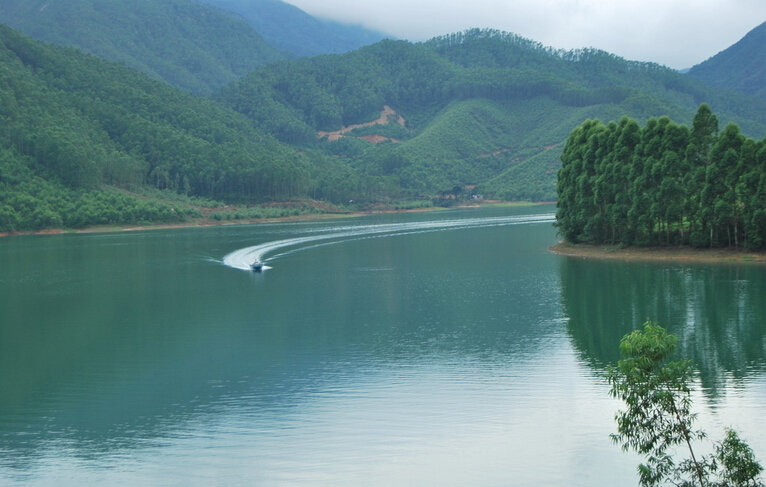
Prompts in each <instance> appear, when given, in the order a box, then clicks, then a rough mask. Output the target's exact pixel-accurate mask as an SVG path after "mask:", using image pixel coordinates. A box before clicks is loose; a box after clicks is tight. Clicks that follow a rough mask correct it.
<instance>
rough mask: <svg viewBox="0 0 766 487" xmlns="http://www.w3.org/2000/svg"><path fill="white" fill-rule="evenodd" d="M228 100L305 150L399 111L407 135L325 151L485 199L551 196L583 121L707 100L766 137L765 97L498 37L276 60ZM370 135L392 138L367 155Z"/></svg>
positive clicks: (683, 118)
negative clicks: (465, 188)
mask: <svg viewBox="0 0 766 487" xmlns="http://www.w3.org/2000/svg"><path fill="white" fill-rule="evenodd" d="M221 99H222V100H223V101H224V102H225V103H227V104H229V106H231V107H232V108H234V109H235V110H237V111H240V112H241V113H243V114H245V115H247V116H248V117H250V118H251V119H252V120H253V121H254V123H255V124H256V125H257V126H258V127H260V128H261V129H262V130H264V131H268V132H270V133H272V134H274V135H276V136H277V137H278V138H280V139H281V140H283V141H285V142H289V143H291V144H299V145H301V144H302V145H308V146H311V145H312V144H316V142H315V141H316V138H317V134H318V132H320V131H333V130H338V129H339V128H341V127H343V126H349V125H351V124H358V123H360V122H368V121H370V120H374V119H376V118H378V117H379V116H380V111H381V109H382V108H383V107H384V106H386V105H387V106H390V107H392V108H393V109H394V110H395V111H396V112H397V114H398V115H401V116H402V117H403V118H404V119H405V120H406V124H405V129H406V130H404V131H402V130H401V129H400V128H395V127H394V129H395V132H393V133H391V132H387V131H390V130H392V129H391V128H384V127H389V126H378V127H376V128H370V127H368V128H366V129H365V130H364V132H363V133H358V134H356V135H357V137H354V135H355V134H354V133H353V132H352V133H351V134H349V135H348V136H345V137H343V138H341V139H340V140H336V141H334V142H331V141H325V142H321V143H319V147H321V148H323V149H324V150H326V151H327V152H330V153H332V154H334V155H336V156H340V157H342V158H345V159H346V160H348V161H349V163H350V164H352V165H354V166H355V167H357V168H359V169H360V170H361V171H365V172H367V173H368V174H371V175H378V176H388V177H393V178H395V180H396V181H398V183H399V184H400V185H402V186H403V187H406V188H410V189H412V190H415V191H420V192H425V193H429V192H430V193H432V194H433V193H436V192H443V191H446V190H450V189H452V188H453V187H454V186H456V185H469V186H470V185H479V190H480V191H483V192H485V193H486V195H487V196H500V197H503V198H508V199H520V198H531V199H553V198H554V197H555V174H556V170H557V168H558V167H559V156H560V153H561V148H562V147H563V144H562V143H563V141H564V140H565V139H566V137H567V135H568V134H569V132H570V131H571V129H572V127H574V126H576V125H578V124H579V123H580V122H582V121H583V120H585V119H587V118H600V119H606V120H609V119H619V118H620V117H622V116H623V115H627V116H631V117H634V118H638V119H640V120H645V119H647V118H649V117H653V116H661V115H669V116H670V117H672V118H674V119H675V120H678V121H680V122H687V121H689V120H690V119H691V117H692V116H693V114H694V112H695V110H696V109H697V107H698V105H699V104H700V103H702V102H708V103H710V104H711V105H712V106H714V108H715V109H716V111H717V113H719V114H720V116H721V118H722V119H723V120H724V122H725V121H729V120H734V121H736V122H737V123H738V124H739V125H740V126H741V127H742V128H743V130H744V131H745V132H746V133H749V134H754V135H755V136H760V135H762V134H764V133H766V111H765V109H766V103H763V102H760V101H758V100H753V99H752V98H749V97H746V96H744V95H739V94H736V93H724V92H721V90H715V89H712V88H710V87H708V86H706V85H705V84H703V83H701V82H698V81H695V80H694V79H692V78H689V77H688V76H685V75H682V74H679V73H677V72H675V71H673V70H671V69H668V68H664V67H662V66H659V65H656V64H650V63H636V62H630V61H626V60H624V59H621V58H619V57H617V56H614V55H611V54H609V53H606V52H602V51H596V50H578V51H566V52H564V51H555V50H552V49H548V48H546V47H544V46H542V45H540V44H538V43H535V42H532V41H529V40H527V39H523V38H521V37H518V36H515V35H513V34H506V33H501V32H497V31H491V30H472V31H468V32H465V33H462V34H454V35H450V36H445V37H441V38H437V39H434V40H432V41H429V42H426V43H421V44H412V43H409V42H404V41H382V42H380V43H378V44H375V45H372V46H367V47H364V48H361V49H359V50H357V51H354V52H351V53H347V54H344V55H334V56H320V57H316V58H311V59H300V60H295V61H291V62H285V63H277V64H274V65H270V66H267V67H264V68H261V69H259V70H256V71H255V72H254V73H252V74H250V75H249V76H248V77H247V78H245V79H244V80H242V81H240V82H238V83H236V84H235V85H233V86H232V87H230V88H227V89H226V90H225V91H224V92H223V93H222V95H221ZM376 131H378V132H379V133H376ZM362 135H364V136H365V137H368V138H369V137H370V136H372V135H379V136H381V137H385V138H380V137H379V138H377V139H374V140H392V139H393V140H392V141H391V142H389V143H380V144H377V145H370V144H369V143H368V142H366V141H363V140H362V139H361V136H362ZM365 140H367V139H365Z"/></svg>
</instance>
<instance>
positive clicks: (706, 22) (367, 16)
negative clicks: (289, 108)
mask: <svg viewBox="0 0 766 487" xmlns="http://www.w3.org/2000/svg"><path fill="white" fill-rule="evenodd" d="M286 1H287V2H288V3H291V4H293V5H295V6H297V7H299V8H301V9H302V10H304V11H306V12H308V13H309V14H311V15H314V16H316V17H322V18H328V19H332V20H339V21H342V22H348V23H354V24H360V25H363V26H365V27H367V28H371V29H375V30H379V31H381V32H384V33H387V34H390V35H393V36H394V37H397V38H399V39H407V40H411V41H421V40H426V39H429V38H431V37H434V36H438V35H443V34H449V33H452V32H459V31H463V30H465V29H468V28H472V27H489V28H493V29H500V30H504V31H508V32H513V33H515V34H518V35H521V36H523V37H526V38H529V39H532V40H535V41H538V42H541V43H542V44H544V45H546V46H551V47H554V48H561V49H576V48H582V47H594V48H597V49H603V50H605V51H609V52H611V53H614V54H617V55H618V56H622V57H624V58H626V59H630V60H634V61H652V62H657V63H660V64H664V65H666V66H669V67H671V68H676V69H683V68H689V67H691V66H693V65H695V64H698V63H700V62H702V61H704V60H705V59H707V58H709V57H711V56H713V55H715V54H716V53H718V52H720V51H722V50H723V49H726V48H727V47H729V46H730V45H732V44H734V43H735V42H737V41H738V40H740V39H741V38H742V37H743V36H744V35H745V34H747V32H748V31H750V30H751V29H753V28H754V27H757V26H758V25H760V24H761V23H763V22H766V1H764V0H286Z"/></svg>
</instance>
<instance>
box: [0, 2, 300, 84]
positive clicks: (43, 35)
mask: <svg viewBox="0 0 766 487" xmlns="http://www.w3.org/2000/svg"><path fill="white" fill-rule="evenodd" d="M0 22H1V23H5V24H7V25H9V26H11V27H13V28H15V29H17V30H19V31H21V32H23V33H25V34H27V35H29V36H31V37H34V38H36V39H41V40H45V41H48V42H52V43H54V44H59V45H64V46H72V47H77V48H79V49H82V50H83V51H85V52H88V53H91V54H94V55H96V56H99V57H101V58H103V59H107V60H111V61H116V62H120V63H123V64H125V65H126V66H129V67H132V68H135V69H138V70H140V71H143V72H144V73H146V74H148V75H149V76H151V77H153V78H155V79H161V80H163V81H165V82H167V83H170V84H171V85H173V86H176V87H178V88H181V89H183V90H186V91H189V92H192V93H196V94H211V93H213V92H215V91H217V90H219V89H220V88H221V87H223V86H225V85H227V84H228V83H230V82H232V81H234V80H235V79H237V78H239V77H241V76H243V75H245V74H246V73H248V72H249V71H251V70H252V69H254V68H256V67H258V66H262V65H264V64H267V63H269V62H273V61H277V60H281V59H285V58H286V57H287V55H286V54H285V53H283V52H281V51H278V50H276V49H275V48H273V47H271V46H270V45H269V44H268V43H267V42H266V41H265V40H264V39H263V38H262V37H261V36H260V35H259V34H258V33H257V32H256V31H255V30H254V29H253V28H252V27H250V26H249V25H248V24H247V22H245V21H244V20H243V19H241V18H239V17H237V16H236V15H234V14H231V13H228V12H224V11H222V10H220V9H217V8H214V7H211V6H208V5H201V4H198V3H196V2H193V1H191V0H131V1H129V2H126V1H123V0H3V1H2V8H1V9H0Z"/></svg>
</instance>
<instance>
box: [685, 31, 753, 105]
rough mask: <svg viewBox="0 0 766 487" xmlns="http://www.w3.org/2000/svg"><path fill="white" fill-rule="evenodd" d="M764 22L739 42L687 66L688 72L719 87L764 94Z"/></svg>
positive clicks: (751, 93) (750, 93)
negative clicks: (705, 59) (689, 66)
mask: <svg viewBox="0 0 766 487" xmlns="http://www.w3.org/2000/svg"><path fill="white" fill-rule="evenodd" d="M765 45H766V22H764V23H763V24H761V25H759V26H758V27H756V28H755V29H753V30H751V31H750V32H748V34H747V35H746V36H745V37H743V38H742V39H741V40H740V41H739V42H737V43H736V44H734V45H732V46H731V47H729V48H728V49H726V50H724V51H721V52H719V53H718V54H716V55H715V56H713V57H711V58H710V59H708V60H707V61H704V62H702V63H700V64H698V65H696V66H694V67H693V68H691V69H690V70H689V73H688V74H689V76H692V77H694V78H697V79H699V80H702V81H704V82H706V83H708V84H710V85H712V86H716V87H719V88H727V89H735V90H739V91H741V92H743V93H747V94H749V95H755V96H758V97H760V98H766V51H765V50H764V49H763V46H765Z"/></svg>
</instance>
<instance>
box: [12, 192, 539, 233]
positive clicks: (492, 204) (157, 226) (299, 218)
mask: <svg viewBox="0 0 766 487" xmlns="http://www.w3.org/2000/svg"><path fill="white" fill-rule="evenodd" d="M544 204H549V202H525V201H487V202H485V203H484V204H475V203H474V204H466V205H456V206H452V207H448V208H447V207H440V206H431V207H428V208H410V209H402V210H394V209H377V210H365V211H351V212H348V213H330V212H328V213H304V214H302V215H295V216H284V217H277V218H250V219H242V220H225V221H221V220H214V219H211V218H197V219H195V220H191V221H186V222H176V223H148V224H145V225H119V224H116V225H96V226H92V227H86V228H48V229H44V230H30V231H21V232H0V238H3V237H22V236H29V235H65V234H89V233H118V232H137V231H145V230H167V229H176V228H178V229H180V228H204V227H220V226H227V225H257V224H263V223H289V222H305V221H319V220H331V219H334V218H359V217H363V216H369V215H384V214H399V213H426V212H431V211H444V210H451V209H456V208H497V207H503V206H509V207H511V206H538V205H544Z"/></svg>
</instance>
